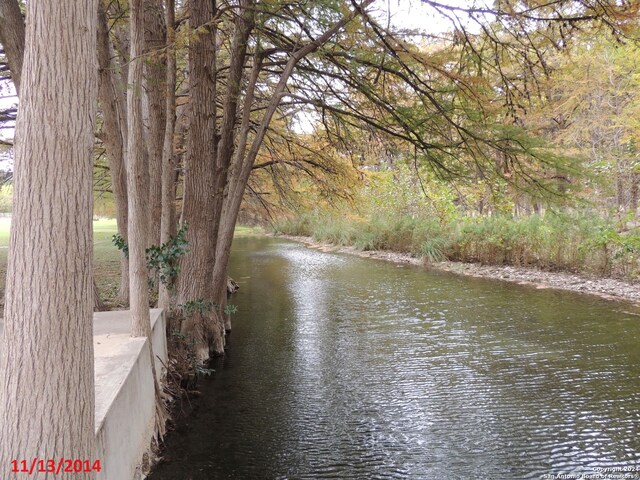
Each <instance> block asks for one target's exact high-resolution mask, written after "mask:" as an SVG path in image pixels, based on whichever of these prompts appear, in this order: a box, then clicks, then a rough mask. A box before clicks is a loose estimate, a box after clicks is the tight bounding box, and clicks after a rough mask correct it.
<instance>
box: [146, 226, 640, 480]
mask: <svg viewBox="0 0 640 480" xmlns="http://www.w3.org/2000/svg"><path fill="white" fill-rule="evenodd" d="M231 270H232V271H231V275H232V276H233V277H234V278H235V279H236V280H237V281H238V283H239V284H240V287H241V290H240V291H239V292H238V294H236V295H235V298H234V299H233V301H232V302H233V303H235V304H236V305H238V308H239V312H238V314H237V315H236V316H235V319H234V324H233V328H234V330H233V333H232V336H231V338H230V342H229V343H230V344H229V349H228V353H227V356H226V358H225V359H224V360H223V361H220V362H218V364H217V365H215V368H216V373H215V375H214V376H213V377H212V378H211V379H207V380H205V381H203V382H202V384H201V385H200V389H201V391H202V394H203V395H202V396H201V397H199V398H195V399H192V401H191V407H189V406H188V405H187V404H186V403H185V405H184V410H185V414H184V415H182V416H181V417H180V418H179V419H178V426H177V429H176V431H174V432H172V433H171V434H170V436H169V438H168V439H167V451H166V453H165V458H166V461H165V462H164V463H162V464H160V465H159V466H158V467H157V468H156V471H155V473H154V474H153V475H152V476H151V479H152V480H162V479H180V480H196V479H198V480H199V479H310V478H313V479H324V478H339V479H387V478H388V479H393V478H397V479H405V478H406V479H527V478H541V477H542V476H543V475H545V474H559V473H575V474H578V473H583V474H592V473H594V472H595V471H597V469H599V468H600V469H601V468H617V469H636V473H639V472H640V346H639V343H638V339H639V338H640V316H639V311H638V309H637V308H635V307H633V306H632V305H629V304H626V303H619V302H611V301H605V300H600V299H598V298H596V297H590V296H586V295H579V294H574V293H570V292H563V291H554V290H538V289H535V288H532V287H526V286H519V285H513V284H509V283H505V282H499V281H490V280H484V279H474V278H466V277H459V276H455V275H452V274H447V273H440V272H429V271H426V270H425V269H422V268H418V267H413V266H404V265H395V264H392V263H386V262H382V261H376V260H371V259H362V258H358V257H352V256H347V255H341V254H333V253H324V252H320V251H316V250H311V249H307V248H305V247H304V246H302V245H299V244H296V243H292V242H287V241H282V240H277V239H269V238H251V237H249V238H238V239H236V240H235V243H234V251H233V257H232V260H231ZM610 471H611V470H610ZM619 478H623V477H619ZM626 478H634V476H627V477H626ZM637 478H640V476H637Z"/></svg>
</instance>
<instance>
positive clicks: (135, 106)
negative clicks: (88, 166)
mask: <svg viewBox="0 0 640 480" xmlns="http://www.w3.org/2000/svg"><path fill="white" fill-rule="evenodd" d="M130 23H131V53H130V58H131V59H132V60H131V62H130V63H129V83H128V91H127V119H128V121H127V124H128V126H129V133H128V146H127V152H128V163H127V187H128V192H129V195H128V200H129V202H128V204H129V226H128V233H129V239H128V240H129V242H128V244H129V282H130V308H131V317H132V324H131V335H132V336H134V337H143V336H146V335H148V334H149V333H150V330H151V320H150V316H149V289H148V284H147V263H146V256H145V249H146V246H147V228H148V225H149V221H148V218H149V217H148V211H147V207H148V202H149V168H148V163H147V155H146V153H147V152H146V150H145V146H144V125H143V120H142V95H143V89H142V88H143V85H142V81H143V66H144V63H143V58H142V56H141V55H142V53H143V48H144V36H143V35H144V34H143V32H144V16H143V9H142V0H134V1H132V2H130Z"/></svg>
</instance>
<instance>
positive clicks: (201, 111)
mask: <svg viewBox="0 0 640 480" xmlns="http://www.w3.org/2000/svg"><path fill="white" fill-rule="evenodd" d="M188 5H189V11H190V17H189V26H190V28H191V29H192V30H195V29H198V30H199V31H198V33H197V34H196V36H195V38H193V39H192V40H191V41H190V43H189V75H190V89H189V96H190V113H191V116H190V122H189V140H188V147H187V155H186V159H185V178H184V194H183V203H182V222H183V223H186V224H188V226H189V231H188V234H187V241H189V243H190V244H191V245H190V247H189V253H187V254H186V255H185V256H184V257H182V259H181V262H180V265H181V272H180V276H179V278H178V302H179V303H181V304H184V303H186V302H188V301H194V300H202V301H204V302H215V301H216V294H215V293H216V292H215V289H214V288H213V285H212V282H211V280H212V277H213V263H214V256H215V236H214V234H215V224H214V203H213V195H212V194H213V192H214V161H212V157H213V156H215V152H216V151H217V140H216V135H215V126H216V125H215V119H216V43H215V40H216V31H215V28H214V26H213V25H212V24H211V23H210V22H211V20H212V18H213V16H214V13H215V12H214V5H213V3H212V2H211V1H209V0H190V2H189V4H188ZM182 331H183V333H184V334H185V335H187V336H189V337H191V339H192V340H193V341H194V343H195V345H196V347H195V348H196V357H197V360H198V361H200V362H204V361H205V360H207V359H208V358H209V350H210V349H211V350H213V351H214V352H215V353H217V354H221V353H223V352H224V326H223V325H222V324H221V322H220V321H218V318H217V316H216V315H215V311H214V310H209V311H207V312H202V313H196V314H194V315H192V316H191V317H190V318H188V319H186V320H185V321H184V322H183V324H182Z"/></svg>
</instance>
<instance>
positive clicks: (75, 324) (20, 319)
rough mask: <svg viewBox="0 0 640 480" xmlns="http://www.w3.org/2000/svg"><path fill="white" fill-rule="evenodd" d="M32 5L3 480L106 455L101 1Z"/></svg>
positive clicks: (0, 423) (1, 365)
mask: <svg viewBox="0 0 640 480" xmlns="http://www.w3.org/2000/svg"><path fill="white" fill-rule="evenodd" d="M27 7H28V15H27V16H28V18H29V22H28V25H27V29H26V46H27V47H26V51H25V57H24V71H23V72H22V84H21V87H22V88H21V97H20V113H19V115H18V121H17V127H16V142H15V169H14V188H15V190H14V205H13V222H12V229H11V243H10V253H9V262H8V275H7V288H6V305H5V327H4V336H3V339H2V346H1V348H0V351H1V352H2V356H1V357H0V379H1V380H0V381H1V382H2V385H1V386H0V439H2V440H1V441H0V477H2V478H15V474H12V473H10V468H11V460H15V459H25V460H27V461H30V460H31V459H32V458H41V459H47V458H55V459H59V458H62V457H65V458H76V459H83V460H85V459H86V460H90V461H93V460H94V459H95V457H94V455H95V447H94V442H95V431H94V410H95V408H94V395H95V392H94V377H93V332H92V325H93V322H92V319H93V295H92V256H93V242H92V239H93V234H92V204H93V192H92V174H93V141H94V136H93V135H94V130H93V129H94V118H95V98H96V95H97V65H96V63H95V51H96V27H97V25H96V18H97V17H96V15H97V1H96V0H93V1H78V0H64V1H62V0H55V1H54V0H48V1H47V0H39V1H34V2H28V5H27ZM74 475H75V477H76V478H81V479H91V478H94V474H92V473H78V474H74ZM30 478H34V479H44V478H51V475H50V474H46V473H34V474H33V475H31V476H30Z"/></svg>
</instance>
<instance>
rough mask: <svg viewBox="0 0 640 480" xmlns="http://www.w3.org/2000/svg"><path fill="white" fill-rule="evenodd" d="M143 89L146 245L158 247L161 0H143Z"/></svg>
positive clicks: (163, 111) (162, 111) (162, 133)
mask: <svg viewBox="0 0 640 480" xmlns="http://www.w3.org/2000/svg"><path fill="white" fill-rule="evenodd" d="M144 14H145V30H144V31H145V51H146V53H147V55H146V57H145V62H144V63H145V90H146V93H147V99H148V105H149V135H148V136H147V151H148V154H149V211H148V214H147V218H148V219H149V230H148V238H147V242H148V244H149V245H159V244H160V222H161V216H162V155H163V144H164V137H165V128H166V125H165V124H166V121H165V118H166V99H165V95H166V66H165V59H164V51H163V50H162V49H163V48H164V47H165V46H166V41H167V39H166V30H165V21H164V15H163V9H162V0H145V2H144Z"/></svg>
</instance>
